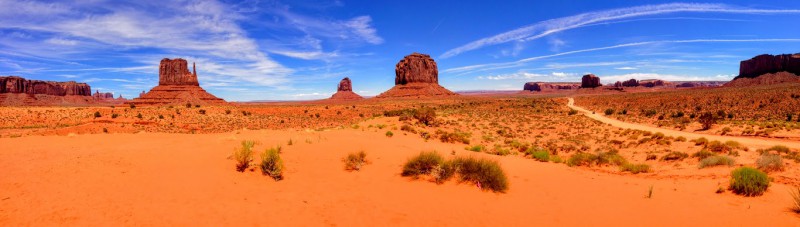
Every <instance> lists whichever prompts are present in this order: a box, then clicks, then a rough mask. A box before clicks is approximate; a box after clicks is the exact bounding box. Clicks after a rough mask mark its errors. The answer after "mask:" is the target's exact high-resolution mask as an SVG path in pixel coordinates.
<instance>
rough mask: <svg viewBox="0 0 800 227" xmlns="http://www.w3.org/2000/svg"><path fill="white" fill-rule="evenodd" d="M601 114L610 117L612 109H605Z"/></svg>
mask: <svg viewBox="0 0 800 227" xmlns="http://www.w3.org/2000/svg"><path fill="white" fill-rule="evenodd" d="M603 113H605V114H606V115H612V114H614V109H610V108H609V109H606V110H605V111H603Z"/></svg>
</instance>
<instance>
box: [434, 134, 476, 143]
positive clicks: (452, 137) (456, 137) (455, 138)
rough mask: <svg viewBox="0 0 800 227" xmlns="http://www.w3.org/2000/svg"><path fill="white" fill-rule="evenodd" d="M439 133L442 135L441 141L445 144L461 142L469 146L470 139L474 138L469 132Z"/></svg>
mask: <svg viewBox="0 0 800 227" xmlns="http://www.w3.org/2000/svg"><path fill="white" fill-rule="evenodd" d="M437 133H441V135H440V136H439V140H441V141H442V142H444V143H456V142H460V143H463V144H469V138H470V137H471V136H472V135H471V134H470V133H468V132H460V131H455V132H443V131H439V132H437Z"/></svg>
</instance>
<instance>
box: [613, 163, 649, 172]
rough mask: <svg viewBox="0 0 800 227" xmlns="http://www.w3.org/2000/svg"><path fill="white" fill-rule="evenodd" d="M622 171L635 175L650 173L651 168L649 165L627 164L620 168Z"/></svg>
mask: <svg viewBox="0 0 800 227" xmlns="http://www.w3.org/2000/svg"><path fill="white" fill-rule="evenodd" d="M620 171H622V172H631V173H633V174H638V173H647V172H650V166H649V165H647V164H630V163H625V164H623V165H622V166H620Z"/></svg>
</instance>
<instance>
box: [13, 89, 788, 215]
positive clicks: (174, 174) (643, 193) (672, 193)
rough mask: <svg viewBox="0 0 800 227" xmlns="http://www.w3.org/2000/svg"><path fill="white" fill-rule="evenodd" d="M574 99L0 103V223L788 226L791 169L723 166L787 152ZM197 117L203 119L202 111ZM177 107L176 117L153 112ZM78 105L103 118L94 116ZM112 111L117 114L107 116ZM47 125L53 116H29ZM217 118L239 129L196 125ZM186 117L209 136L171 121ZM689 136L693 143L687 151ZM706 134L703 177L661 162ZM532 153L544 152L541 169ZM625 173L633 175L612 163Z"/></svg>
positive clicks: (691, 163) (679, 163)
mask: <svg viewBox="0 0 800 227" xmlns="http://www.w3.org/2000/svg"><path fill="white" fill-rule="evenodd" d="M573 100H574V99H572V98H568V97H550V96H528V95H511V96H493V97H483V96H476V97H458V98H448V99H430V100H422V101H420V100H411V101H402V100H400V101H397V100H395V101H360V102H335V103H329V102H320V103H282V104H248V105H245V104H240V105H230V106H218V107H203V106H201V107H194V106H192V107H183V106H161V107H156V106H154V107H136V108H130V107H128V106H117V107H114V108H111V107H82V108H60V107H53V108H50V107H48V108H44V107H41V108H34V107H25V108H22V107H3V108H1V109H0V112H3V113H18V112H29V111H30V114H28V115H16V116H15V117H16V118H18V121H19V122H30V123H28V124H29V125H36V127H25V125H24V124H18V125H17V126H14V127H12V126H6V127H5V128H4V129H3V134H2V137H1V138H0V151H2V152H0V173H2V177H0V188H2V190H0V225H3V226H27V225H37V226H40V225H90V226H91V225H105V224H108V223H117V224H120V225H132V226H176V225H177V226H187V225H211V226H220V225H226V226H227V225H278V224H283V225H299V226H319V225H328V226H363V225H382V226H385V225H400V226H474V225H479V226H530V225H547V226H590V225H618V226H620V225H621V226H643V225H646V226H726V225H734V226H797V225H800V218H798V215H797V214H796V213H795V212H793V211H792V207H793V203H794V199H793V198H792V196H791V195H792V194H791V192H793V191H796V187H797V186H798V185H800V184H798V179H797V176H798V170H797V164H796V163H795V162H794V161H790V159H783V161H782V162H783V164H784V166H783V169H782V170H779V171H773V172H770V173H769V174H770V177H771V179H772V182H771V184H770V185H769V188H768V190H767V191H766V192H764V194H763V195H761V196H755V197H747V196H742V195H737V194H735V193H733V192H732V191H731V190H729V189H728V187H729V184H730V176H731V171H732V170H733V169H735V168H737V167H740V166H756V160H757V159H758V158H759V157H760V155H759V153H758V151H759V150H761V151H763V150H765V149H769V148H770V147H773V146H774V145H781V146H785V147H787V148H788V149H790V151H796V149H798V148H800V146H798V142H796V141H793V140H782V139H775V138H764V137H741V136H735V135H727V136H720V135H717V136H714V135H707V134H702V133H693V132H691V131H680V130H674V129H662V128H658V127H656V126H652V125H636V127H627V126H630V125H635V124H629V125H627V126H626V125H617V124H616V123H615V122H614V121H617V122H618V120H615V119H611V118H608V117H606V116H604V115H602V114H600V113H592V112H591V111H590V110H586V109H584V108H583V107H580V106H574V105H572V104H573V103H574V101H573ZM570 107H572V108H575V109H576V110H577V113H575V111H572V109H571V108H570ZM199 108H203V109H207V110H208V111H203V112H204V113H203V114H200V113H199V112H200V111H198V109H199ZM427 108H430V109H432V110H433V112H434V114H435V117H434V118H433V119H434V120H433V121H431V122H429V123H427V124H426V123H425V121H421V120H418V118H419V117H418V116H416V115H414V114H410V115H409V114H408V113H409V112H417V113H419V112H424V111H421V110H422V109H427ZM176 110H179V112H181V114H180V115H179V116H177V117H163V118H159V117H158V115H166V114H167V113H174V112H176ZM226 110H232V111H226ZM60 111H73V112H74V113H73V114H71V115H70V116H85V117H78V118H79V119H75V121H74V122H75V123H72V124H66V125H59V124H58V123H57V122H58V121H40V122H33V121H26V120H25V119H27V118H26V117H25V116H40V119H50V118H57V117H55V115H57V113H58V112H60ZM94 112H102V113H101V116H100V117H97V118H95V117H94V116H93V113H94ZM112 112H113V113H119V116H118V117H114V118H110V117H109V116H110V115H111V113H112ZM242 112H250V114H249V115H248V114H247V113H244V114H243V113H242ZM279 112H283V113H296V114H294V115H291V114H286V115H285V117H283V118H281V119H276V118H275V116H284V115H279V114H275V113H279ZM381 112H383V113H381ZM141 113H144V116H143V117H141V118H139V117H137V116H136V115H138V114H141ZM267 113H269V114H267ZM316 113H320V115H319V116H317V115H316ZM37 114H38V115H37ZM47 114H50V115H54V116H52V117H41V116H43V115H47ZM50 115H48V116H50ZM167 116H169V115H167ZM587 116H588V117H587ZM98 118H99V119H98ZM137 119H140V120H137ZM148 119H150V120H148ZM267 119H269V120H267ZM225 122H229V124H227V125H232V126H231V127H237V128H238V129H231V130H218V129H215V128H212V126H214V125H223V124H224V123H225ZM189 124H197V125H205V126H207V127H197V128H194V129H188V128H182V127H181V126H183V125H189ZM281 124H288V125H289V126H280V125H281ZM719 124H727V123H724V122H720V123H719ZM179 125H180V126H179ZM304 126H305V127H304ZM715 127H721V126H715ZM651 129H652V130H653V132H650V131H648V130H651ZM115 130H116V131H115ZM180 130H185V131H180ZM176 131H180V132H176ZM704 136H705V137H704ZM701 137H702V138H706V137H708V139H706V140H708V141H709V142H706V144H700V145H698V142H696V141H698V138H701ZM722 139H725V140H726V141H725V142H724V143H722V144H723V145H726V146H728V147H726V148H725V149H729V150H726V151H724V152H727V153H724V154H725V155H729V156H730V157H733V159H735V163H732V164H730V165H713V166H710V167H707V166H703V164H702V163H701V161H700V160H699V158H696V157H683V158H663V157H673V156H681V155H675V154H673V153H675V152H678V153H680V154H694V153H700V152H701V151H707V150H710V149H716V148H710V147H709V146H708V144H713V141H716V140H722ZM242 141H253V142H254V145H253V147H252V150H253V151H254V153H253V154H252V156H253V159H254V161H253V162H252V163H251V165H250V166H249V167H247V168H245V169H244V171H243V172H239V171H237V170H236V160H234V159H235V158H234V155H233V154H234V152H235V151H237V150H238V149H240V148H241V146H242ZM276 147H280V149H279V150H280V154H279V155H280V157H281V158H282V160H283V166H284V168H283V173H282V179H281V180H279V181H276V180H273V178H270V177H269V176H266V175H265V174H262V171H261V170H260V168H259V166H258V163H260V160H261V159H260V157H259V154H260V153H262V152H263V151H265V150H267V149H269V148H276ZM359 151H363V152H364V153H365V154H366V163H365V164H364V165H363V166H361V168H360V169H359V170H357V171H353V170H351V171H348V170H346V169H345V163H344V162H343V159H344V158H345V157H346V156H347V155H348V154H351V153H354V152H359ZM423 151H436V152H437V153H438V154H440V155H441V156H443V157H444V158H445V159H451V158H455V157H475V158H479V159H488V160H491V161H496V163H497V164H499V166H501V167H502V171H503V172H504V173H505V175H506V177H507V189H506V190H502V191H492V190H488V189H487V188H488V187H487V186H485V185H484V186H483V187H481V185H480V184H476V182H473V181H462V180H449V181H444V182H443V183H435V182H434V179H432V178H430V177H427V176H423V177H419V178H417V179H415V178H413V177H405V176H402V174H401V173H402V172H403V169H404V164H405V163H406V162H407V161H408V160H409V158H411V157H413V156H415V155H418V154H420V152H423ZM536 151H546V153H548V155H549V158H548V159H544V160H542V159H541V158H539V156H538V155H534V153H536ZM713 153H714V154H711V155H723V153H721V152H716V151H714V152H713ZM577 154H596V155H599V156H602V157H617V159H622V160H623V161H606V162H602V161H594V162H589V163H588V164H586V163H583V164H582V163H581V162H578V161H576V160H574V159H573V156H576V155H577ZM670 155H672V156H670ZM534 156H536V157H534ZM651 157H655V158H651ZM726 157H727V156H726ZM612 159H613V158H612ZM628 163H641V164H645V165H647V166H648V168H647V169H646V170H644V171H631V170H624V169H625V168H623V167H621V166H622V165H626V164H628ZM699 166H701V167H699ZM634 172H635V173H634Z"/></svg>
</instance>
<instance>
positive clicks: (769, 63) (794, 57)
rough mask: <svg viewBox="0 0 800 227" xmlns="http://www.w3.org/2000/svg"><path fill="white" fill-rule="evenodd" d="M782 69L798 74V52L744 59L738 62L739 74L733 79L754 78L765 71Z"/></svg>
mask: <svg viewBox="0 0 800 227" xmlns="http://www.w3.org/2000/svg"><path fill="white" fill-rule="evenodd" d="M784 71H785V72H789V73H792V74H795V75H798V74H800V53H797V54H782V55H769V54H762V55H758V56H755V57H753V58H751V59H750V60H744V61H742V62H741V63H740V64H739V76H736V78H733V79H734V80H737V79H740V78H755V77H758V76H761V75H764V74H767V73H777V72H784Z"/></svg>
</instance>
